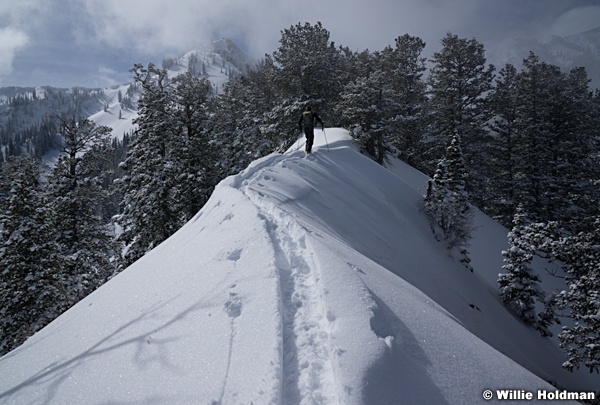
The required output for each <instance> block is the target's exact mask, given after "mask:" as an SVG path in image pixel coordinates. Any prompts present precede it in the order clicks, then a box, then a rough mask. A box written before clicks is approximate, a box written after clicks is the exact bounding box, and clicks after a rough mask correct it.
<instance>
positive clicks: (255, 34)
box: [0, 0, 600, 87]
mask: <svg viewBox="0 0 600 405" xmlns="http://www.w3.org/2000/svg"><path fill="white" fill-rule="evenodd" d="M317 21H320V22H322V24H323V26H324V27H325V28H326V29H327V30H328V31H329V32H330V33H331V40H332V41H334V42H335V43H336V44H337V45H343V46H347V47H349V48H350V49H352V50H357V51H360V50H364V49H370V50H380V49H383V48H384V47H385V46H387V45H390V44H393V43H394V39H395V38H397V37H398V36H401V35H404V34H405V33H408V34H410V35H415V36H418V37H420V38H422V39H423V40H425V42H426V43H427V45H428V46H427V48H426V51H429V52H432V51H435V50H436V48H439V42H440V40H441V38H442V37H443V36H445V35H446V33H448V32H451V33H453V34H457V35H460V36H463V37H469V38H471V37H475V38H477V39H478V40H480V41H482V42H483V43H484V44H485V43H494V42H495V41H500V40H502V39H506V38H507V37H512V36H527V37H547V36H549V35H553V34H556V35H564V34H570V33H575V32H581V31H584V30H586V29H591V28H595V27H597V26H598V25H600V0H503V1H497V0H452V1H448V0H349V1H348V0H304V1H302V2H298V1H291V0H253V1H251V2H249V1H244V0H170V1H164V0H128V1H126V2H124V1H122V0H104V1H102V2H99V1H97V0H19V1H14V0H0V86H1V87H6V86H36V85H52V86H57V87H70V86H75V85H79V86H83V87H103V86H107V85H113V84H118V83H124V82H128V81H130V79H131V75H130V73H129V69H130V68H131V67H132V66H133V64H134V63H143V64H147V63H149V62H154V63H160V62H161V61H162V59H163V58H166V57H170V56H178V55H180V54H182V53H184V52H186V51H188V50H191V49H193V48H194V47H196V46H198V45H199V44H202V43H205V42H207V41H211V40H214V39H217V38H219V37H223V36H225V37H229V38H231V39H233V40H234V41H236V42H237V43H238V45H240V46H241V47H242V48H243V49H244V50H245V51H246V52H247V53H248V54H250V55H251V56H252V57H254V58H260V57H262V56H264V55H265V54H266V53H269V54H270V53H272V52H273V51H275V50H276V49H277V47H278V41H279V39H280V38H281V31H282V30H284V29H286V28H289V27H290V26H292V25H295V24H297V23H304V22H309V23H311V24H315V23H316V22H317Z"/></svg>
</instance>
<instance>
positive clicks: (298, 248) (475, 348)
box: [0, 128, 598, 404]
mask: <svg viewBox="0 0 600 405" xmlns="http://www.w3.org/2000/svg"><path fill="white" fill-rule="evenodd" d="M326 132H327V140H328V143H326V141H325V136H324V133H323V132H321V131H316V137H317V141H316V143H315V153H314V154H312V155H308V156H305V155H304V153H303V152H302V151H301V149H302V147H303V140H301V139H300V140H298V142H297V144H295V145H294V146H293V147H292V148H291V149H290V150H288V151H287V152H286V153H284V154H272V155H269V156H267V157H265V158H262V159H259V160H257V161H255V162H253V163H251V164H250V166H248V168H246V169H245V170H244V171H242V172H241V173H239V174H237V175H234V176H230V177H228V178H226V179H225V180H223V181H222V182H221V183H220V184H219V185H218V186H217V188H216V189H215V192H214V193H213V195H212V196H211V198H210V200H209V201H208V202H207V204H206V205H205V206H204V208H202V210H201V211H200V212H199V213H198V214H197V215H196V216H195V217H194V218H193V219H192V220H191V221H190V222H188V224H186V225H185V226H184V227H183V228H181V229H180V230H179V231H177V232H176V233H175V234H174V235H173V236H171V237H170V238H169V239H167V240H166V241H165V242H163V243H162V244H161V245H159V246H158V247H156V248H155V249H154V250H152V251H151V252H150V253H148V254H147V255H146V256H144V257H143V258H141V259H140V260H139V261H137V262H136V263H134V264H133V265H132V266H130V267H129V268H128V269H126V270H124V271H123V272H122V273H120V274H119V275H118V276H116V277H115V278H114V279H113V280H111V281H109V282H108V283H107V284H105V285H104V286H102V287H100V288H99V289H98V290H97V291H96V292H94V293H92V294H91V295H90V296H88V297H87V298H85V299H84V300H82V301H81V302H80V303H78V304H76V305H75V306H74V307H73V308H71V309H70V310H68V311H67V312H65V313H64V314H63V315H61V316H60V317H59V318H58V319H57V320H55V321H54V322H52V323H51V324H50V325H48V326H47V327H46V328H44V329H43V330H42V331H40V332H38V333H37V334H36V335H34V336H33V337H32V338H31V339H29V340H28V341H27V342H25V344H24V345H22V346H21V347H19V348H18V349H16V350H15V351H13V352H11V353H9V354H8V355H6V356H4V357H3V358H1V359H0V374H2V375H3V376H6V377H5V378H3V379H1V380H0V401H1V402H6V403H23V402H45V403H81V402H89V400H90V399H92V398H93V400H94V401H95V402H96V403H107V402H120V401H129V402H132V401H133V402H134V403H142V402H145V403H147V402H152V403H211V404H224V403H251V402H252V403H255V404H259V403H260V404H263V403H265V404H266V403H271V404H276V403H298V404H299V403H315V404H327V403H343V404H363V403H364V404H377V403H395V402H407V403H417V402H423V401H425V402H429V403H440V404H444V403H445V404H462V403H483V402H484V400H483V398H482V392H483V391H484V390H485V389H491V390H495V389H510V388H515V389H516V388H521V389H524V390H527V391H533V392H535V391H536V390H551V391H554V390H555V389H556V388H554V386H553V385H551V384H549V383H548V382H546V381H551V382H552V383H553V384H556V385H557V386H558V387H559V388H560V389H569V390H577V391H581V390H584V391H589V390H591V389H594V388H595V387H597V386H598V379H597V376H594V375H590V374H589V373H586V372H582V371H581V370H580V371H578V372H576V373H574V374H571V373H568V372H567V371H565V370H562V368H561V367H560V357H561V354H560V350H559V349H558V347H557V346H556V343H553V342H551V341H549V340H548V339H545V338H542V337H541V336H540V335H539V334H538V333H537V332H536V331H535V330H533V329H530V328H528V327H526V326H525V325H523V324H522V323H521V322H520V321H519V320H518V319H516V318H515V317H514V316H512V315H511V314H510V313H509V312H508V311H507V310H506V309H505V308H504V307H503V306H502V304H501V303H500V301H499V299H498V297H497V289H496V290H495V288H494V285H493V281H492V280H493V279H494V276H493V273H494V272H496V273H497V272H498V271H499V270H500V269H498V267H497V263H498V262H501V255H500V250H501V249H502V248H503V245H502V244H501V243H498V241H500V240H504V243H505V238H506V229H504V228H502V227H500V226H499V225H497V224H496V223H495V222H493V221H492V220H491V219H489V218H488V217H486V216H484V215H483V214H481V213H477V215H476V226H477V230H476V233H475V235H474V241H473V242H474V243H473V244H472V259H473V267H474V269H475V273H471V272H469V271H467V270H466V269H465V268H464V266H462V264H460V263H459V261H458V260H456V259H455V258H453V257H451V256H449V255H448V251H447V250H446V249H445V247H444V246H443V244H441V243H439V242H438V241H436V240H435V238H434V236H433V235H432V233H431V231H430V229H429V223H428V220H427V218H426V217H425V215H424V214H423V213H422V212H420V211H419V204H420V203H419V202H420V200H421V198H422V196H421V195H422V191H423V190H422V188H423V187H424V185H425V184H424V183H423V182H422V180H423V179H424V176H423V175H422V174H419V173H418V172H416V171H415V170H414V169H411V168H409V167H408V166H407V165H405V164H403V163H402V162H400V161H396V160H393V162H392V166H391V167H390V169H389V170H388V169H386V168H383V167H381V166H380V165H377V164H376V163H375V162H373V161H372V160H371V159H369V158H367V157H365V156H363V155H361V154H360V153H359V152H358V150H357V149H356V147H355V145H353V143H352V141H351V137H350V135H349V134H348V133H347V132H346V131H345V130H341V129H333V128H327V129H326ZM501 245H502V246H501ZM482 246H485V247H486V248H485V249H483V248H481V247H482ZM480 249H481V250H480ZM490 252H497V253H496V255H495V256H494V258H492V257H490V256H489V255H490ZM477 336H480V337H481V336H483V337H484V338H483V339H482V338H478V337H477ZM486 342H487V343H486ZM494 347H495V348H494ZM501 352H502V353H505V354H502V353H501ZM511 358H512V359H515V360H517V361H518V362H519V363H521V364H522V365H524V366H526V367H527V368H529V369H530V370H531V371H527V370H526V369H525V368H523V366H521V365H518V364H517V363H516V362H515V360H511ZM9 370H10V372H9ZM532 371H533V372H535V373H536V374H537V376H535V375H534V374H532ZM573 403H574V402H573Z"/></svg>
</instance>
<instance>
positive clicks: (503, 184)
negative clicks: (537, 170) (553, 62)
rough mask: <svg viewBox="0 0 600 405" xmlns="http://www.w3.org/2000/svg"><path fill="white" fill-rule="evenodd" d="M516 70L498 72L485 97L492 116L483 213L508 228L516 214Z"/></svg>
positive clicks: (505, 67) (507, 67)
mask: <svg viewBox="0 0 600 405" xmlns="http://www.w3.org/2000/svg"><path fill="white" fill-rule="evenodd" d="M517 76H518V72H517V69H516V68H515V67H514V66H513V65H511V64H506V65H505V66H504V68H502V69H501V70H500V71H499V72H498V79H497V81H496V86H495V88H494V89H493V91H492V92H491V95H490V97H489V100H490V110H491V111H492V114H493V117H492V119H491V120H490V122H489V127H490V130H491V131H492V137H493V140H492V141H491V142H490V144H489V148H490V152H489V153H490V157H491V158H492V159H490V169H491V170H490V186H489V187H488V188H487V189H486V191H487V192H489V193H491V196H490V197H491V198H488V199H486V200H485V207H482V208H483V209H484V210H486V211H487V212H491V213H492V215H493V216H494V218H495V219H496V220H498V221H499V222H500V223H502V224H504V225H508V224H509V223H510V222H511V221H512V219H513V218H514V215H515V212H516V206H515V204H516V202H515V182H516V181H517V179H516V174H517V173H516V171H517V159H518V154H517V150H516V149H517V139H516V138H517V128H516V123H515V121H516V119H517V116H516V115H517V106H518V104H517V93H516V86H517Z"/></svg>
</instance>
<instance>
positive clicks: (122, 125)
mask: <svg viewBox="0 0 600 405" xmlns="http://www.w3.org/2000/svg"><path fill="white" fill-rule="evenodd" d="M131 86H132V84H131V83H128V84H123V85H119V86H113V87H107V88H105V89H103V93H104V94H103V100H102V101H103V104H104V108H103V109H101V110H100V111H98V112H96V113H94V114H92V115H90V116H89V117H88V118H89V119H90V120H92V121H94V123H95V124H96V125H98V126H100V125H105V126H107V127H109V128H112V135H113V137H115V138H118V139H122V137H123V135H124V134H125V133H133V131H135V129H136V128H137V125H134V124H133V120H135V119H136V118H137V117H138V111H137V108H135V107H136V106H137V98H138V97H139V95H140V94H139V92H137V93H136V94H135V96H134V98H133V100H132V104H133V105H132V107H134V108H125V107H123V106H122V104H121V103H120V102H119V93H121V96H124V95H125V94H126V93H127V90H128V89H129V88H130V87H131Z"/></svg>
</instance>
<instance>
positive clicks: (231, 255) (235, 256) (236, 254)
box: [227, 249, 243, 262]
mask: <svg viewBox="0 0 600 405" xmlns="http://www.w3.org/2000/svg"><path fill="white" fill-rule="evenodd" d="M242 250H243V249H236V250H234V251H233V252H231V253H229V254H228V255H227V259H228V260H231V261H233V262H237V261H238V260H240V257H242Z"/></svg>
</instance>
